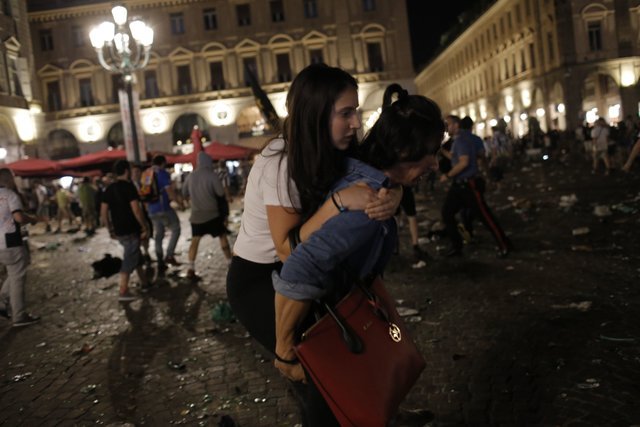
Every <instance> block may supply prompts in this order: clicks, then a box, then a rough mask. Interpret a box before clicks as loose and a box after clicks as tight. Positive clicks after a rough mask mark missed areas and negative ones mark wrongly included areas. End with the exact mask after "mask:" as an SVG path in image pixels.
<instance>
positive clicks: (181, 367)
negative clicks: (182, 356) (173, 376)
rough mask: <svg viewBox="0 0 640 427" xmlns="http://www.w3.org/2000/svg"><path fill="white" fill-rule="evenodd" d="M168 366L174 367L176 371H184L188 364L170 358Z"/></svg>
mask: <svg viewBox="0 0 640 427" xmlns="http://www.w3.org/2000/svg"><path fill="white" fill-rule="evenodd" d="M167 366H168V367H169V368H171V369H173V370H174V371H184V370H185V369H186V368H187V365H185V364H184V363H182V362H175V361H173V360H170V361H169V362H167Z"/></svg>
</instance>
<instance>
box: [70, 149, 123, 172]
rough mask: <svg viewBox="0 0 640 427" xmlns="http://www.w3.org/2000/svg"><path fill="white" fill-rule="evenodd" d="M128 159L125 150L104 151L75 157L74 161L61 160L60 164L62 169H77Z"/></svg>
mask: <svg viewBox="0 0 640 427" xmlns="http://www.w3.org/2000/svg"><path fill="white" fill-rule="evenodd" d="M126 158H127V154H126V152H125V151H124V150H102V151H96V152H95V153H89V154H85V155H83V156H79V157H74V158H72V159H64V160H59V161H58V164H59V165H60V168H62V169H75V168H84V167H87V166H96V165H99V164H102V163H113V162H115V161H116V160H120V159H126Z"/></svg>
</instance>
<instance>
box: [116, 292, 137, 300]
mask: <svg viewBox="0 0 640 427" xmlns="http://www.w3.org/2000/svg"><path fill="white" fill-rule="evenodd" d="M137 299H138V297H137V296H135V295H133V294H132V293H131V292H129V291H127V292H125V293H123V294H120V296H119V297H118V301H120V302H129V301H135V300H137Z"/></svg>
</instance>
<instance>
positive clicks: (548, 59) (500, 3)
mask: <svg viewBox="0 0 640 427" xmlns="http://www.w3.org/2000/svg"><path fill="white" fill-rule="evenodd" d="M639 55H640V1H638V0H604V1H579V0H573V1H565V0H497V1H495V2H494V3H493V4H492V5H491V6H490V7H489V8H488V9H487V10H486V11H484V13H483V14H482V15H481V16H479V17H478V18H476V19H475V20H474V21H473V22H471V23H470V24H469V25H468V27H467V28H466V29H465V30H464V31H463V32H462V33H461V34H460V35H459V36H458V37H457V38H456V39H455V40H454V41H453V42H452V43H450V44H449V45H448V46H447V47H446V48H444V49H443V50H442V51H441V53H440V54H439V55H438V56H437V57H435V58H434V59H433V60H432V62H431V63H430V64H429V65H427V66H426V67H425V68H424V69H423V70H422V71H421V72H420V73H419V74H418V76H417V77H416V80H415V81H416V85H417V87H418V91H419V93H421V94H423V95H426V96H429V97H432V98H434V99H435V100H436V101H437V102H438V103H439V104H440V105H441V106H442V108H443V111H445V112H447V113H449V112H450V113H454V114H458V115H460V116H464V115H469V116H471V117H472V118H473V119H474V120H475V121H476V124H477V127H476V131H477V132H478V133H479V134H482V135H487V134H489V133H490V132H491V130H490V127H491V126H492V125H495V124H497V123H501V120H504V122H506V124H507V127H508V128H509V129H510V130H511V131H512V132H513V134H514V135H516V136H521V135H524V134H526V133H527V132H528V131H529V127H530V125H531V124H532V123H534V122H536V121H537V122H539V124H540V127H541V129H542V130H543V131H548V130H551V129H558V130H567V129H568V130H572V129H574V128H575V127H576V126H577V125H578V124H580V123H583V122H593V121H594V120H595V119H596V118H597V117H598V116H602V117H604V118H606V119H607V121H609V122H610V123H616V122H618V121H620V120H623V119H624V118H625V117H626V116H627V115H631V116H632V117H634V118H635V117H638V109H639V105H638V101H639V100H640V86H639V85H638V79H639V77H640V56H639Z"/></svg>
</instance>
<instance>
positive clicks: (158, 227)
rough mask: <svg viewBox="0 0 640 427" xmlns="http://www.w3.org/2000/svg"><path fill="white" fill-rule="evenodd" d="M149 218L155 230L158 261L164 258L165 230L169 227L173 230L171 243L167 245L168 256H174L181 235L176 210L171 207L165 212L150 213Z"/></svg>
mask: <svg viewBox="0 0 640 427" xmlns="http://www.w3.org/2000/svg"><path fill="white" fill-rule="evenodd" d="M149 218H150V219H151V222H152V223H153V229H154V230H155V236H154V239H155V243H156V257H157V259H158V262H162V261H163V260H164V256H163V251H162V240H163V239H164V230H165V228H169V230H171V237H170V238H169V245H168V246H167V257H172V256H173V255H174V252H175V250H176V245H177V244H178V238H179V237H180V220H179V219H178V215H177V214H176V211H174V210H173V209H170V210H168V211H164V212H157V213H154V214H149Z"/></svg>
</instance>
